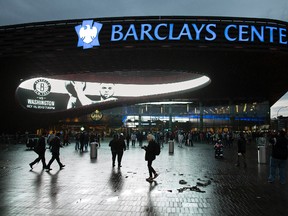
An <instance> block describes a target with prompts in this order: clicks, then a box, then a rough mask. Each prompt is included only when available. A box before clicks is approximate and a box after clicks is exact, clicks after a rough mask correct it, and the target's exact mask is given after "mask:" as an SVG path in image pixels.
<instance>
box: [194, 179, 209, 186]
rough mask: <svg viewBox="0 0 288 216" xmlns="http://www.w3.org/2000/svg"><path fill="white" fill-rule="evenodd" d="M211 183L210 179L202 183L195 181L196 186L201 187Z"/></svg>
mask: <svg viewBox="0 0 288 216" xmlns="http://www.w3.org/2000/svg"><path fill="white" fill-rule="evenodd" d="M210 184H211V181H210V180H208V181H206V182H204V183H202V182H197V186H201V187H206V186H208V185H210Z"/></svg>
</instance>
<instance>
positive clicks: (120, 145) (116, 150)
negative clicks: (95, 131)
mask: <svg viewBox="0 0 288 216" xmlns="http://www.w3.org/2000/svg"><path fill="white" fill-rule="evenodd" d="M147 141H148V145H147V146H141V148H142V149H144V150H145V160H146V161H147V166H148V171H149V177H148V178H147V179H146V180H147V181H148V182H153V181H154V179H155V178H157V177H158V175H159V174H158V173H157V172H156V171H155V169H154V168H153V167H152V162H153V161H154V160H155V159H156V153H155V147H156V145H159V144H158V143H156V141H155V137H154V136H153V135H152V134H148V135H147ZM109 146H110V148H111V153H112V166H113V167H115V162H116V157H117V162H118V168H120V167H121V166H122V165H121V161H122V156H123V153H124V151H126V143H125V138H124V135H123V134H122V133H121V134H120V135H118V134H114V135H113V139H112V140H111V141H110V143H109Z"/></svg>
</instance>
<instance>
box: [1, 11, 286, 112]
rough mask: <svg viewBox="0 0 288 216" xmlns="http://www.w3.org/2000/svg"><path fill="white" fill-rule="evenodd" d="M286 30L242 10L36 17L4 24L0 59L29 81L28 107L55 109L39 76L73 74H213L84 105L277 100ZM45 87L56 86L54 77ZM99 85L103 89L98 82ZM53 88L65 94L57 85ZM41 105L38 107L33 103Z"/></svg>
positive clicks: (174, 79)
mask: <svg viewBox="0 0 288 216" xmlns="http://www.w3.org/2000/svg"><path fill="white" fill-rule="evenodd" d="M287 31H288V30H287V23H286V22H282V21H278V20H269V19H251V18H236V17H186V16H185V17H169V16H167V17H162V16H161V17H121V18H91V19H85V20H66V21H65V20H63V21H57V22H45V23H30V24H23V25H14V26H4V27H1V28H0V38H1V40H0V47H1V49H0V59H1V64H2V68H3V72H4V73H7V74H13V79H18V80H20V79H21V80H22V81H23V82H22V83H19V84H18V85H17V87H18V88H17V91H16V98H17V100H18V102H19V103H20V104H21V105H22V107H24V108H26V109H29V110H38V111H39V110H42V111H43V110H46V111H49V110H50V111H51V110H53V109H50V108H47V109H43V107H42V108H41V106H42V105H45V106H46V105H49V104H50V105H51V104H52V103H51V101H53V100H54V99H55V98H54V99H53V98H52V99H51V98H50V99H49V98H48V97H50V96H51V95H52V94H51V95H50V96H49V95H45V94H46V93H47V92H46V90H43V91H44V93H43V94H44V95H41V92H39V91H38V92H37V83H36V84H35V82H37V80H40V81H38V82H39V83H40V84H43V86H45V85H46V84H47V82H46V81H48V83H49V80H58V81H59V82H61V83H62V84H61V86H62V87H63V86H65V82H67V81H68V82H70V83H72V84H73V83H75V82H82V83H90V85H92V84H91V83H94V84H93V85H95V86H97V85H100V83H107V84H114V85H115V86H117V85H120V84H121V85H124V86H125V85H126V86H127V88H128V86H129V85H139V86H141V85H142V87H143V85H146V86H149V85H153V87H155V86H157V85H158V86H159V88H160V89H163V86H161V85H162V84H167V85H168V84H171V83H175V84H176V83H181V82H186V81H189V80H192V81H193V80H194V79H198V78H201V77H205V78H206V77H207V78H208V79H209V81H207V82H205V83H204V85H203V86H201V87H203V88H201V87H200V86H196V87H195V86H193V85H191V88H190V87H187V88H185V89H179V92H178V91H177V89H176V88H175V87H173V90H172V91H171V90H170V89H169V88H166V87H164V88H165V89H169V90H168V91H167V92H166V91H164V92H163V91H162V92H158V93H153V94H146V95H145V94H143V93H141V95H136V96H135V95H134V96H133V97H130V95H124V96H123V95H122V96H120V95H118V96H117V97H116V96H115V98H117V100H112V101H105V103H104V102H103V103H102V102H101V103H96V104H95V103H93V104H92V103H91V104H90V105H89V104H85V106H84V107H85V108H83V107H81V110H82V111H83V112H85V110H86V111H87V112H88V111H89V112H90V111H91V110H93V109H95V108H99V107H100V108H102V109H106V108H109V107H113V106H119V105H123V104H129V103H130V104H131V103H136V102H147V101H150V100H156V99H157V100H158V99H173V98H186V99H189V100H191V101H201V102H202V103H204V104H205V103H206V104H213V103H217V104H219V103H222V102H223V101H226V102H227V101H232V102H240V101H266V100H267V101H269V102H270V104H271V105H272V104H273V103H274V102H275V101H277V99H278V98H280V97H281V96H282V95H283V94H284V93H285V92H286V91H287V79H288V73H287V68H288V67H287V66H288V61H287V57H288V36H287ZM43 80H46V81H43ZM210 81H211V83H210ZM55 82H56V81H55ZM27 83H30V84H29V85H30V87H27V85H26V84H27ZM45 83H46V84H45ZM209 83H210V84H209ZM208 84H209V85H208ZM53 85H54V84H53ZM53 85H51V86H50V87H51V90H52V86H53ZM23 86H26V87H27V88H26V87H23ZM38 86H39V85H38ZM87 86H89V85H87ZM46 87H47V88H50V87H49V85H48V84H47V86H46ZM150 87H151V86H150ZM25 88H26V89H25ZM148 88H149V87H148ZM15 89H16V88H15ZM35 89H36V90H35ZM138 89H139V88H138ZM65 91H66V92H65V93H63V92H60V93H61V94H62V93H63V94H65V95H66V99H63V98H62V99H55V100H54V101H56V100H60V101H65V103H63V104H65V105H63V104H62V105H61V108H59V110H67V103H68V101H69V98H68V99H67V96H69V90H67V88H66V90H65ZM27 92H30V93H32V94H34V96H31V94H30V93H27ZM45 92H46V93H45ZM95 92H99V90H97V87H95ZM130 92H131V90H130ZM133 92H135V90H133ZM49 93H50V91H49ZM52 93H53V92H52ZM54 93H56V94H58V96H59V92H58V93H57V92H54ZM37 94H38V95H37ZM94 94H98V93H94ZM90 96H92V97H94V96H99V95H93V94H90ZM139 96H140V97H139ZM33 97H34V98H33ZM56 98H57V97H56ZM28 99H30V103H31V104H30V105H31V106H30V107H29V106H28V105H29V101H28ZM90 99H91V98H90ZM120 99H121V100H120ZM41 101H42V102H41ZM66 102H67V103H66ZM34 103H35V104H34ZM34 105H35V106H34ZM36 105H37V106H38V105H39V109H38V108H37V109H36V108H35V109H33V107H36ZM50 105H49V106H50ZM54 105H55V104H54ZM49 106H47V107H49ZM31 107H32V108H31ZM69 109H70V108H69ZM55 110H57V108H55ZM55 110H54V111H55ZM70 110H73V109H70Z"/></svg>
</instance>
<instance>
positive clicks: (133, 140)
mask: <svg viewBox="0 0 288 216" xmlns="http://www.w3.org/2000/svg"><path fill="white" fill-rule="evenodd" d="M136 139H137V136H136V134H135V133H132V134H131V142H132V144H131V145H132V146H134V147H135V143H136Z"/></svg>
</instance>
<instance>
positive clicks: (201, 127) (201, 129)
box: [199, 102, 204, 132]
mask: <svg viewBox="0 0 288 216" xmlns="http://www.w3.org/2000/svg"><path fill="white" fill-rule="evenodd" d="M199 119H200V125H199V130H200V131H201V132H202V131H203V128H204V123H203V104H202V102H200V103H199Z"/></svg>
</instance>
